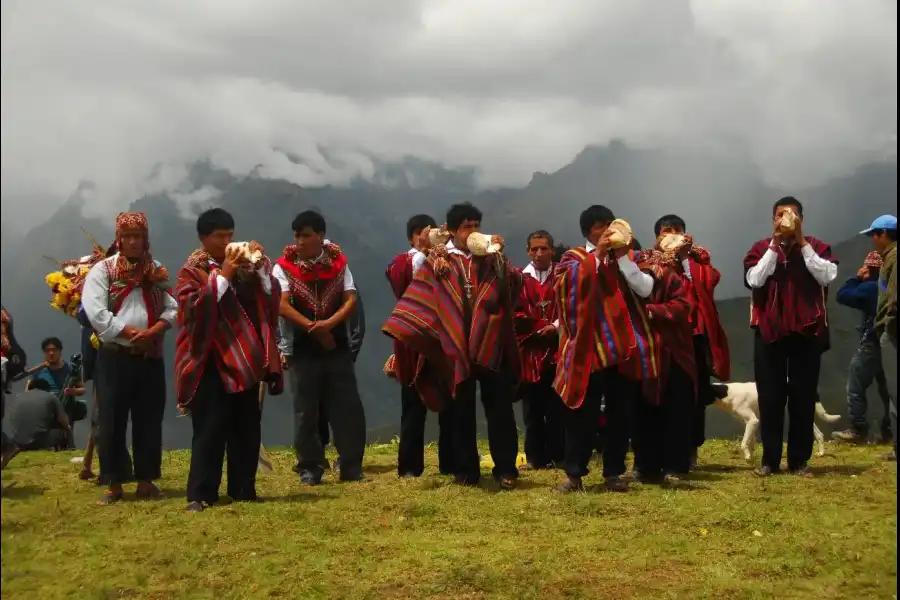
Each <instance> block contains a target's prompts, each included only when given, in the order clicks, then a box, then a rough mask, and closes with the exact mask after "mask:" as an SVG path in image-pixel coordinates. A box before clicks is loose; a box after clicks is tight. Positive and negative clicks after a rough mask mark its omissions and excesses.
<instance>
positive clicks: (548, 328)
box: [537, 325, 556, 337]
mask: <svg viewBox="0 0 900 600" xmlns="http://www.w3.org/2000/svg"><path fill="white" fill-rule="evenodd" d="M555 333H556V327H554V326H553V325H544V326H543V327H541V328H540V329H539V330H538V332H537V334H538V335H539V336H541V337H544V336H547V335H554V334H555Z"/></svg>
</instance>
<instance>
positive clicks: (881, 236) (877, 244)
mask: <svg viewBox="0 0 900 600" xmlns="http://www.w3.org/2000/svg"><path fill="white" fill-rule="evenodd" d="M890 245H891V240H890V239H888V236H887V234H886V233H885V232H883V231H876V232H875V233H873V234H872V246H873V247H874V248H875V249H876V250H878V251H879V252H881V251H883V250H884V249H885V248H887V247H888V246H890Z"/></svg>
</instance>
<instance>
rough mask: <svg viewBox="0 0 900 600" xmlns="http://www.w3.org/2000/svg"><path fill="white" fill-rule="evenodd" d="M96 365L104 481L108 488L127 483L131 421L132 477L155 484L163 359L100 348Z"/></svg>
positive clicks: (162, 406)
mask: <svg viewBox="0 0 900 600" xmlns="http://www.w3.org/2000/svg"><path fill="white" fill-rule="evenodd" d="M100 363H101V364H102V367H101V368H100V369H99V373H95V384H96V385H97V386H98V387H97V403H98V424H99V428H98V434H99V438H98V439H97V442H98V448H97V454H98V455H99V457H100V469H101V471H102V472H103V474H104V475H105V476H108V477H109V483H110V484H111V485H115V484H121V483H124V482H126V481H128V480H129V479H130V478H129V474H130V473H129V470H130V469H129V464H128V460H129V459H128V444H127V441H126V433H127V430H128V418H129V416H130V417H131V444H132V449H133V451H134V477H135V479H137V480H138V481H153V480H155V479H159V478H160V476H161V475H162V472H161V467H162V420H163V412H164V411H165V407H166V370H165V365H164V364H163V361H162V359H161V358H145V357H143V356H139V355H135V354H129V353H127V352H124V351H119V350H113V349H110V348H108V347H101V349H100ZM97 375H99V377H96V376H97Z"/></svg>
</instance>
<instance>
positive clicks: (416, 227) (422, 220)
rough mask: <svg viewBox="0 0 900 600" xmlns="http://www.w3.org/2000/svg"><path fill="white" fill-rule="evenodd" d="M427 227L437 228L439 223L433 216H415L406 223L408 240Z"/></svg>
mask: <svg viewBox="0 0 900 600" xmlns="http://www.w3.org/2000/svg"><path fill="white" fill-rule="evenodd" d="M426 227H437V222H436V221H435V220H434V217H432V216H431V215H413V216H411V217H410V218H409V221H407V222H406V239H411V238H412V236H413V234H415V233H416V232H417V231H422V230H423V229H425V228H426Z"/></svg>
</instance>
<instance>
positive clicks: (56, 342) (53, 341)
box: [41, 337, 63, 350]
mask: <svg viewBox="0 0 900 600" xmlns="http://www.w3.org/2000/svg"><path fill="white" fill-rule="evenodd" d="M47 346H56V349H57V350H62V349H63V345H62V342H61V341H60V339H59V338H58V337H48V338H46V339H45V340H44V341H42V342H41V350H46V349H47Z"/></svg>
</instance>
